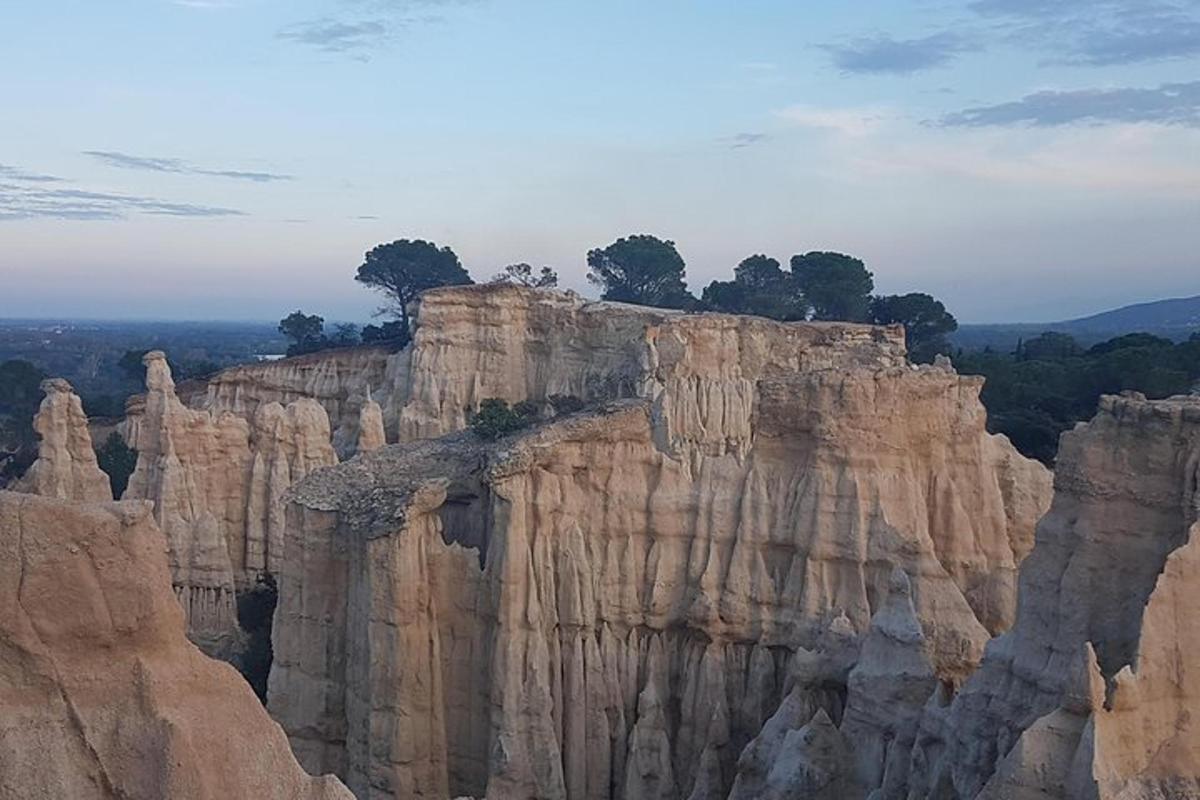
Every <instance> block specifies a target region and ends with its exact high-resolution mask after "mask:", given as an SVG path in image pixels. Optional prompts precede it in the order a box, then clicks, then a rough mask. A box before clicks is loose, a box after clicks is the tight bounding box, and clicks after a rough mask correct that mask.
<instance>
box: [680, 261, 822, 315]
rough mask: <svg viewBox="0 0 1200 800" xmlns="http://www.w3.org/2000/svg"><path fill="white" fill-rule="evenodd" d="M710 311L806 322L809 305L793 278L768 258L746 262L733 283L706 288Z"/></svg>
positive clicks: (736, 271)
mask: <svg viewBox="0 0 1200 800" xmlns="http://www.w3.org/2000/svg"><path fill="white" fill-rule="evenodd" d="M701 301H702V303H703V304H704V306H705V307H706V308H710V309H712V310H713V311H724V312H726V313H728V314H756V315H758V316H760V317H769V318H771V319H778V320H797V319H804V318H805V317H806V316H807V314H808V304H807V303H806V302H805V300H804V297H803V295H801V294H800V292H799V290H798V289H797V288H796V283H795V281H794V280H793V279H792V276H791V275H790V274H788V273H786V272H784V271H783V270H782V269H781V268H780V266H779V262H778V261H776V260H775V259H773V258H770V257H768V256H764V255H754V256H750V257H748V258H744V259H742V263H740V264H738V265H737V267H736V268H735V269H734V270H733V280H731V281H713V282H712V283H710V284H709V285H708V286H707V287H705V289H704V294H703V295H702V296H701Z"/></svg>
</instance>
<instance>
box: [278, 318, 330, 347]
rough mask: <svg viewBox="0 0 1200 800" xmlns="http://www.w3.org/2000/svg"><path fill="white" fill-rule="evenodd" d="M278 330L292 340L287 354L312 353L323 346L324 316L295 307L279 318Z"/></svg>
mask: <svg viewBox="0 0 1200 800" xmlns="http://www.w3.org/2000/svg"><path fill="white" fill-rule="evenodd" d="M279 332H280V333H282V334H283V335H284V336H286V337H288V338H289V339H291V340H292V343H291V344H290V345H288V349H287V354H288V355H289V356H295V355H299V354H301V353H312V352H314V351H316V350H321V349H323V348H324V347H325V318H324V317H321V316H319V315H317V314H305V313H304V312H303V311H300V310H299V309H297V310H296V311H293V312H292V313H291V314H288V315H287V316H286V317H284V318H283V319H281V320H279Z"/></svg>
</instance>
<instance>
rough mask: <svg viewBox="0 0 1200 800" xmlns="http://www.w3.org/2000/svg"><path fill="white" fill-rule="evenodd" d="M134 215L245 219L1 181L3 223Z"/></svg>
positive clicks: (200, 208) (214, 209) (213, 210)
mask: <svg viewBox="0 0 1200 800" xmlns="http://www.w3.org/2000/svg"><path fill="white" fill-rule="evenodd" d="M131 214H152V215H157V216H169V217H230V216H243V215H244V212H241V211H238V210H236V209H232V208H221V207H218V206H205V205H196V204H194V203H176V202H171V201H167V200H160V199H158V198H154V197H144V196H139V195H129V194H116V193H112V192H93V191H87V190H85V189H73V188H58V187H55V188H43V187H40V186H36V187H35V186H30V185H28V184H19V183H3V182H0V221H3V220H20V219H38V218H49V219H76V220H114V219H125V218H127V217H129V216H130V215H131Z"/></svg>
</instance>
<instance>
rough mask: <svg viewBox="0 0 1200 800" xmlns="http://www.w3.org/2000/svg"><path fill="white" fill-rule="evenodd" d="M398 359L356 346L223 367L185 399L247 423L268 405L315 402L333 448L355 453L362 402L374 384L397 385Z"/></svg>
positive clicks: (385, 388) (379, 386)
mask: <svg viewBox="0 0 1200 800" xmlns="http://www.w3.org/2000/svg"><path fill="white" fill-rule="evenodd" d="M399 358H400V359H403V356H399ZM396 359H397V357H396V356H389V354H388V351H387V350H385V349H383V348H378V347H354V348H346V349H335V350H325V351H322V352H320V353H311V354H309V355H303V356H296V357H294V358H286V359H280V360H279V361H269V362H263V363H259V364H247V365H244V366H239V367H233V368H231V369H227V370H222V371H221V372H219V373H217V374H216V375H214V376H213V377H212V378H210V379H209V380H208V381H207V384H206V385H205V386H204V391H202V392H197V393H196V394H195V395H193V396H189V397H186V398H184V400H185V402H186V403H187V405H188V406H190V407H192V408H197V409H203V410H206V411H209V412H211V413H212V414H213V415H214V416H218V415H220V414H221V413H222V412H230V413H232V414H236V415H238V416H240V417H242V418H243V419H245V420H246V421H247V422H248V421H250V420H252V419H254V415H255V413H256V412H257V411H258V408H259V406H262V405H266V404H268V403H278V404H279V405H281V406H286V405H288V404H289V403H291V402H293V401H295V400H303V399H309V400H315V401H317V402H318V403H320V404H321V407H322V408H324V409H325V412H326V414H328V417H329V424H330V426H331V428H332V431H333V438H334V446H335V449H336V450H337V451H338V453H340V454H341V455H343V456H346V455H350V454H352V453H353V452H354V445H355V442H356V441H357V439H358V419H359V412H360V408H361V406H362V404H363V403H364V401H365V400H366V399H367V398H368V397H369V393H370V391H371V389H372V388H376V389H381V390H383V392H384V393H385V396H386V395H387V393H388V392H389V391H390V389H389V387H391V386H392V384H393V383H394V378H393V377H392V375H391V372H393V371H395V370H397V369H399V367H398V366H394V365H393V362H394V361H395V360H396ZM392 429H393V431H394V430H395V425H394V424H393V425H392Z"/></svg>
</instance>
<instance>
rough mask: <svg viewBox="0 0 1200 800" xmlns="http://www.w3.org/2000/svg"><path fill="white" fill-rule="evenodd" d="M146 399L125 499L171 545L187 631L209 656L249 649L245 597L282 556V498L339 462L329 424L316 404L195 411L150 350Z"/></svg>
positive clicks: (133, 428) (134, 433) (134, 423)
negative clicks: (243, 622) (242, 614)
mask: <svg viewBox="0 0 1200 800" xmlns="http://www.w3.org/2000/svg"><path fill="white" fill-rule="evenodd" d="M145 363H146V394H145V395H143V396H142V397H140V398H136V399H135V400H134V401H133V402H131V404H130V408H129V409H128V412H129V415H128V418H127V420H126V423H125V425H126V430H125V436H126V439H127V440H128V441H129V442H130V444H131V445H132V446H133V447H134V448H135V449H136V450H137V451H138V460H137V466H136V468H135V470H134V472H133V475H132V476H130V479H129V486H128V488H127V489H126V490H125V494H124V498H125V499H143V500H150V501H152V502H153V504H154V516H155V519H156V521H157V522H158V525H159V527H160V529H161V530H162V532H163V534H164V535H165V536H166V539H167V546H168V560H169V563H170V566H171V575H172V582H173V584H174V586H175V592H176V594H177V596H178V597H179V601H180V604H181V605H182V606H183V608H184V612H185V615H186V618H187V624H188V633H189V635H190V636H191V637H192V639H193V641H195V642H196V643H197V644H199V645H200V646H201V647H202V648H203V649H204V650H205V651H206V652H208V653H209V654H211V655H215V656H217V657H220V658H235V657H236V654H237V653H238V651H239V650H240V649H241V648H242V647H243V646H244V642H243V637H242V632H241V630H240V628H239V625H238V619H237V608H236V596H237V593H239V592H242V591H246V590H249V589H252V588H253V587H254V586H255V584H256V583H257V581H258V580H259V579H260V578H262V577H263V576H269V575H271V574H273V573H274V572H275V571H276V570H277V569H278V568H279V565H280V563H281V562H282V557H283V524H284V505H283V500H282V497H283V493H284V492H285V491H286V490H287V488H288V487H289V486H290V485H291V484H292V483H293V482H294V481H295V480H297V479H299V478H300V477H302V476H304V475H305V474H307V473H308V472H310V471H311V470H313V469H315V468H316V467H318V466H325V465H329V464H333V463H336V461H337V457H336V455H335V454H334V452H333V448H332V445H331V443H330V433H329V422H328V418H327V417H326V415H325V411H324V409H322V407H321V406H320V405H319V404H318V403H317V402H316V401H314V400H311V399H304V400H297V401H294V402H292V403H289V405H288V406H287V408H284V407H282V406H280V405H279V404H278V403H264V404H262V405H260V406H258V407H257V408H256V410H255V412H254V416H253V419H252V420H251V421H250V422H247V421H246V420H245V419H243V418H241V417H239V416H237V415H236V414H233V413H231V412H222V413H220V414H217V415H215V416H214V415H213V414H211V413H209V412H208V411H197V410H193V409H189V408H186V407H185V406H184V405H183V403H182V402H180V400H179V398H178V397H177V396H176V394H175V384H174V382H173V381H172V379H171V372H170V368H169V367H168V366H167V361H166V358H165V356H164V355H163V354H162V353H161V352H158V351H154V352H151V353H147V354H146V356H145Z"/></svg>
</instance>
